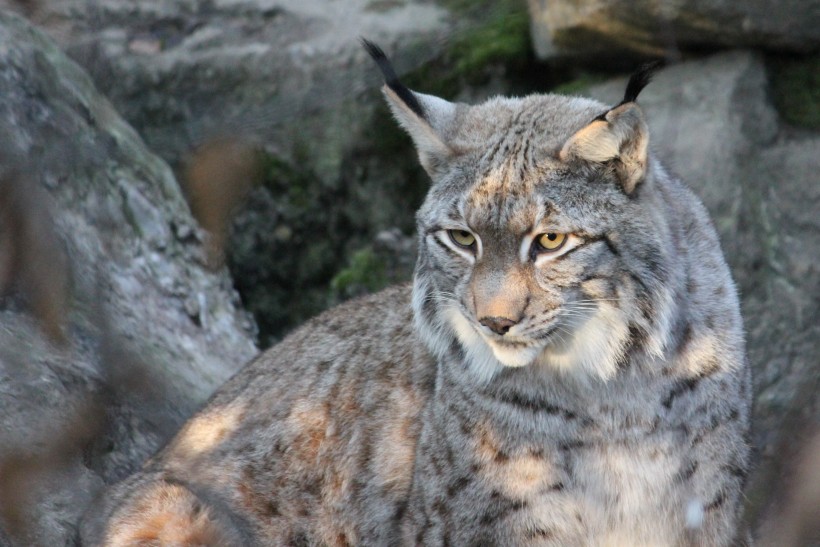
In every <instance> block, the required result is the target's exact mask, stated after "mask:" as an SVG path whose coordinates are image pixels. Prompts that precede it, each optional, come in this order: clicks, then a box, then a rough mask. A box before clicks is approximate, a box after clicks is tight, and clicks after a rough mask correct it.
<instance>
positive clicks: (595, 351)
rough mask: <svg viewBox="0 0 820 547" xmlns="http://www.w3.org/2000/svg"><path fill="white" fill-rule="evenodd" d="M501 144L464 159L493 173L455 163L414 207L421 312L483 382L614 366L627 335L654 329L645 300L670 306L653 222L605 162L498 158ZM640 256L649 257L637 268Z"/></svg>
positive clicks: (541, 154)
mask: <svg viewBox="0 0 820 547" xmlns="http://www.w3.org/2000/svg"><path fill="white" fill-rule="evenodd" d="M494 148H495V147H490V148H489V151H478V152H474V153H472V154H470V155H471V156H472V157H471V158H464V164H467V165H469V164H472V165H476V164H477V165H482V166H485V165H486V166H487V167H488V168H486V169H480V170H478V169H471V170H466V169H463V168H460V166H459V164H458V163H456V164H455V165H453V166H452V167H451V171H450V172H448V173H446V174H444V175H443V176H442V177H441V178H440V179H439V180H438V181H437V188H436V189H435V190H434V192H433V194H432V195H431V196H430V198H429V199H428V201H427V203H425V205H424V207H423V208H422V210H421V212H420V214H419V217H418V223H419V234H420V237H421V242H420V245H421V247H420V253H419V254H420V256H421V257H422V258H421V260H420V263H419V267H418V269H417V272H416V275H417V279H416V286H415V290H416V302H417V306H418V307H417V310H416V313H417V319H420V320H421V322H422V323H425V324H426V325H424V327H423V328H424V330H426V331H427V332H430V333H431V334H433V333H434V334H433V336H432V337H431V338H433V340H434V342H433V345H434V346H437V347H441V346H442V345H443V344H445V345H446V344H448V343H449V341H450V340H451V339H455V340H457V341H458V343H459V344H460V345H461V347H462V348H463V350H464V352H465V353H466V355H467V356H468V361H469V362H470V363H471V365H472V367H473V370H474V371H475V372H476V373H477V374H478V375H479V376H480V377H481V378H484V379H488V378H490V377H492V375H494V374H495V373H496V372H497V371H498V370H500V369H501V367H504V366H509V367H520V366H528V365H540V366H549V367H556V368H558V369H562V370H565V371H567V372H572V373H576V372H581V373H583V374H592V375H595V376H599V377H602V378H606V377H608V376H610V375H612V374H614V373H615V371H616V370H617V366H618V362H619V360H620V359H621V358H622V357H623V353H624V351H625V350H626V348H627V346H628V345H629V344H630V343H631V342H632V341H633V340H632V339H631V338H632V337H636V336H639V335H644V336H647V337H648V335H649V333H652V332H653V331H655V330H656V328H655V325H654V324H653V321H652V320H651V319H652V317H651V315H650V316H649V317H646V316H644V314H642V313H641V309H640V306H641V304H642V303H646V304H647V310H650V309H651V308H650V307H649V302H653V301H655V302H658V301H660V304H661V305H660V306H659V307H658V309H659V310H662V308H663V305H662V304H663V302H662V301H663V291H662V289H660V286H661V285H662V281H663V280H662V279H661V278H660V276H662V275H663V272H660V271H657V269H655V268H653V267H652V262H651V259H652V257H655V258H656V262H657V258H659V253H660V252H661V251H660V249H661V247H660V246H659V245H656V244H654V242H653V241H652V238H651V233H652V230H651V224H652V223H651V219H650V218H646V217H645V215H643V214H642V209H641V207H640V205H639V204H637V203H635V202H633V200H631V199H630V198H629V196H628V195H627V194H625V193H624V192H623V190H622V188H621V186H620V184H619V182H618V180H617V178H616V177H615V176H613V174H612V173H611V172H609V171H607V170H606V169H603V170H589V169H584V168H572V167H570V166H568V165H566V164H564V163H562V162H561V161H560V160H559V159H557V158H555V157H554V155H553V154H551V152H553V150H551V149H547V150H543V151H538V150H531V151H530V154H531V158H530V162H526V160H525V159H524V158H516V159H513V158H510V157H506V158H503V159H502V163H501V164H500V165H494V163H495V161H494V160H496V158H492V157H490V154H491V151H492V150H493V149H494ZM516 160H517V161H516ZM464 164H462V165H464ZM601 211H603V212H605V213H603V214H602V213H601ZM647 234H650V235H647ZM635 257H642V258H644V259H649V260H650V261H649V263H645V264H643V265H642V266H645V267H642V268H637V269H636V268H630V267H629V264H627V263H626V260H628V259H634V258H635ZM635 270H637V271H635ZM653 286H654V287H658V289H660V290H658V291H657V292H654V293H653V292H652V287H653ZM659 338H662V337H659ZM662 345H663V341H662V339H661V340H658V341H656V347H657V349H658V350H660V348H661V347H662Z"/></svg>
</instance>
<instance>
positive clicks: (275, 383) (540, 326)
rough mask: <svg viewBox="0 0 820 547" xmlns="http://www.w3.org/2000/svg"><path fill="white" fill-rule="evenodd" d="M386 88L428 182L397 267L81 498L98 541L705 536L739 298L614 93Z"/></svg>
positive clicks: (534, 541)
mask: <svg viewBox="0 0 820 547" xmlns="http://www.w3.org/2000/svg"><path fill="white" fill-rule="evenodd" d="M366 46H367V47H368V49H369V51H370V52H371V54H372V55H373V56H374V58H375V59H376V61H377V62H378V63H379V65H380V67H381V68H382V70H383V72H384V74H385V78H386V81H387V84H386V86H385V88H384V89H385V94H386V96H387V100H388V103H389V104H390V107H391V108H392V110H393V112H394V114H395V116H396V118H397V119H398V121H399V123H400V124H401V125H402V126H403V127H404V128H405V129H406V130H407V132H408V133H409V134H410V136H411V137H412V139H413V141H414V143H415V145H416V148H417V150H418V154H419V158H420V160H421V163H422V165H423V166H424V167H425V169H426V170H427V172H428V173H429V174H430V176H431V178H432V187H431V189H430V191H429V194H428V196H427V198H426V201H425V202H424V204H423V205H422V207H421V209H420V211H419V212H418V215H417V219H418V234H419V258H418V263H417V266H416V271H415V277H414V282H413V284H412V287H411V286H399V287H394V288H391V289H387V290H385V291H383V292H381V293H379V294H377V295H373V296H370V297H366V298H364V299H361V300H358V301H355V302H352V303H348V304H345V305H342V306H340V307H338V308H336V309H333V310H330V311H328V312H326V313H324V314H323V315H320V316H319V317H317V318H315V319H313V320H311V321H309V322H308V323H307V324H306V325H304V326H303V327H301V328H300V329H299V330H297V331H296V332H294V333H293V334H292V335H290V336H289V337H288V338H286V339H285V340H284V341H283V342H282V343H281V344H279V345H277V346H276V347H274V348H272V349H270V350H269V351H267V352H265V353H264V354H262V355H261V356H260V357H259V358H257V359H256V360H255V361H254V362H252V363H251V364H249V365H248V366H247V367H246V368H245V369H244V370H243V371H242V372H240V373H239V374H238V375H237V376H236V377H234V378H233V379H232V380H231V381H230V382H228V384H226V385H225V386H224V387H223V388H222V389H221V390H220V391H219V392H218V393H217V394H216V395H215V396H214V397H213V398H212V400H211V401H210V402H209V403H208V404H207V405H206V406H205V407H204V408H203V409H202V410H201V411H200V412H199V413H198V414H196V415H195V416H194V417H193V418H192V419H191V420H190V421H189V422H188V423H187V424H186V425H185V426H184V427H183V428H182V430H181V431H180V432H179V433H178V435H177V436H176V438H175V439H174V440H173V441H172V442H171V443H170V444H169V445H168V446H167V447H166V448H165V449H164V450H162V451H161V452H160V453H158V454H157V455H156V456H155V457H154V458H153V459H151V460H150V461H149V462H147V463H146V464H145V466H144V468H143V470H142V471H141V472H139V473H138V474H136V475H134V476H133V477H131V478H129V479H127V480H126V481H125V482H123V483H121V484H120V485H118V486H117V487H115V488H114V490H113V492H111V493H110V495H109V496H108V497H107V498H106V500H105V503H104V504H103V506H102V507H101V508H98V510H97V511H95V512H94V513H93V514H91V515H89V517H88V518H87V522H86V524H85V529H84V534H85V536H84V537H85V538H86V540H87V541H88V543H89V544H103V545H160V544H162V545H166V544H173V545H277V546H278V545H329V546H342V545H503V546H515V545H556V546H564V545H566V546H574V545H613V546H615V545H628V546H639V545H653V546H656V545H657V546H662V545H699V546H701V545H727V544H731V543H732V542H733V541H734V540H735V537H736V526H737V517H738V513H739V509H740V500H741V491H742V487H743V483H744V478H745V474H746V470H747V468H748V458H749V456H748V446H747V442H746V436H747V431H748V420H749V387H750V378H749V371H748V367H747V365H746V362H745V356H744V341H743V335H742V325H741V319H740V314H739V311H738V300H737V296H736V293H735V288H734V286H733V283H732V281H731V278H730V275H729V271H728V268H727V266H726V263H725V261H724V259H723V256H722V253H721V250H720V246H719V243H718V239H717V237H716V234H715V231H714V229H713V227H712V225H711V223H710V221H709V220H708V217H707V213H706V211H705V210H704V208H703V206H702V205H701V204H700V202H699V201H698V199H697V198H696V197H695V196H694V195H693V194H692V193H691V192H690V191H689V190H688V189H687V188H685V187H684V186H683V185H682V184H681V183H680V182H679V181H677V180H675V179H674V178H672V177H670V176H669V175H668V174H667V173H666V172H665V171H664V170H663V168H662V167H661V166H660V165H659V163H658V162H657V161H656V160H655V158H654V157H652V156H651V155H649V153H648V133H647V128H646V125H645V123H644V119H643V115H642V113H641V110H640V108H639V107H638V106H637V105H636V104H635V98H636V97H637V94H638V93H639V92H640V89H641V88H642V87H643V85H645V84H646V82H647V78H646V76H647V75H646V74H645V73H642V74H639V75H638V76H636V77H633V79H632V80H631V81H630V85H629V87H628V88H627V93H626V96H625V97H624V101H623V102H622V103H621V104H619V105H617V106H616V107H614V108H608V107H606V106H604V105H602V104H600V103H597V102H594V101H590V100H585V99H580V98H568V97H562V96H555V95H537V96H530V97H526V98H521V99H507V98H496V99H492V100H489V101H487V102H486V103H483V104H479V105H476V106H467V105H464V104H454V103H450V102H447V101H444V100H442V99H439V98H436V97H432V96H428V95H422V94H419V93H414V92H412V91H410V90H408V89H407V88H405V87H404V86H403V85H402V84H401V83H400V82H399V81H398V80H397V79H396V77H395V74H394V73H393V71H392V68H391V67H390V65H389V63H388V62H387V60H386V58H385V57H384V55H383V53H382V52H381V50H379V49H378V48H377V47H375V46H374V45H372V44H369V43H367V44H366Z"/></svg>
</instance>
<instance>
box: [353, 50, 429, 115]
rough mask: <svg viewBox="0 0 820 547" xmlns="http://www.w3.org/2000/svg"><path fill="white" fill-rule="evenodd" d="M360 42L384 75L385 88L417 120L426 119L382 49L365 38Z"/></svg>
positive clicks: (420, 107) (422, 109) (416, 100)
mask: <svg viewBox="0 0 820 547" xmlns="http://www.w3.org/2000/svg"><path fill="white" fill-rule="evenodd" d="M361 40H362V45H363V46H364V49H365V50H366V51H367V53H369V54H370V56H371V57H372V58H373V60H374V61H376V64H377V65H378V66H379V70H381V71H382V74H383V75H384V83H385V84H386V85H387V87H389V88H390V89H392V90H393V92H394V93H395V94H396V95H398V96H399V98H400V99H401V100H402V101H403V102H404V104H406V105H407V107H408V108H409V109H410V110H412V111H413V112H415V114H416V115H417V116H418V117H419V118H422V119H426V117H425V114H424V108H423V107H422V106H421V103H420V102H419V101H418V99H417V98H416V96H415V95H414V94H413V92H412V91H410V90H409V89H407V87H405V85H404V84H403V83H401V82H400V81H399V77H398V76H397V75H396V71H395V70H394V69H393V64H392V63H391V62H390V59H388V58H387V55H385V53H384V51H383V50H382V48H380V47H379V46H377V45H376V44H374V43H373V42H371V41H370V40H367V39H366V38H362V39H361Z"/></svg>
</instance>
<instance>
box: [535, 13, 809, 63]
mask: <svg viewBox="0 0 820 547" xmlns="http://www.w3.org/2000/svg"><path fill="white" fill-rule="evenodd" d="M528 2H529V7H530V13H531V16H532V35H533V44H534V46H535V51H536V53H537V55H538V56H539V57H541V58H542V59H546V58H550V57H556V56H557V57H560V56H584V57H588V58H593V57H598V58H600V57H605V58H607V59H611V58H613V57H617V56H619V55H623V54H624V53H625V52H629V53H632V54H639V55H651V56H659V55H664V54H669V53H672V54H673V55H674V56H677V52H678V51H681V50H683V51H686V50H703V49H709V48H711V49H716V48H726V47H759V48H765V49H770V50H786V51H798V52H808V51H813V50H817V49H818V47H820V1H818V0H785V1H784V0H747V1H745V2H727V1H725V0H684V1H678V0H663V1H661V2H655V1H650V0H638V1H632V0H578V1H574V2H555V1H552V0H528Z"/></svg>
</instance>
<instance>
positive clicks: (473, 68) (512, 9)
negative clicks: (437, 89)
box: [450, 1, 530, 80]
mask: <svg viewBox="0 0 820 547" xmlns="http://www.w3.org/2000/svg"><path fill="white" fill-rule="evenodd" d="M518 4H519V3H518V2H512V1H507V2H503V3H501V6H503V7H504V8H506V9H500V8H499V9H497V11H495V12H494V16H493V18H492V19H490V20H488V21H487V22H486V23H485V24H484V25H482V26H481V27H479V28H477V29H475V30H474V31H472V32H469V33H466V34H464V35H463V36H462V37H461V38H460V39H458V40H456V41H455V42H454V43H453V46H452V48H451V52H450V53H451V55H452V56H453V58H454V59H456V62H455V71H456V72H457V73H458V74H460V75H462V76H464V77H465V78H467V79H468V80H469V79H470V76H471V75H472V74H475V73H476V72H479V71H481V70H483V69H484V68H485V67H486V66H487V65H490V64H492V63H510V62H519V63H520V62H522V61H525V60H526V59H527V58H528V56H529V54H530V34H529V18H528V16H527V11H526V7H523V6H518Z"/></svg>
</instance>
